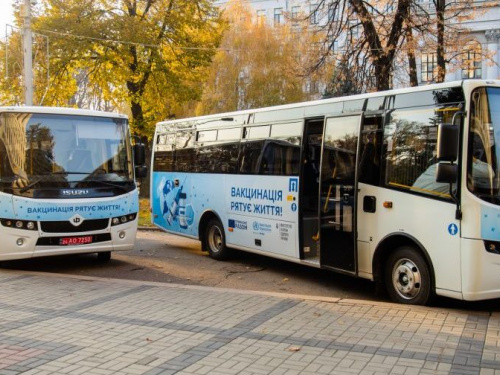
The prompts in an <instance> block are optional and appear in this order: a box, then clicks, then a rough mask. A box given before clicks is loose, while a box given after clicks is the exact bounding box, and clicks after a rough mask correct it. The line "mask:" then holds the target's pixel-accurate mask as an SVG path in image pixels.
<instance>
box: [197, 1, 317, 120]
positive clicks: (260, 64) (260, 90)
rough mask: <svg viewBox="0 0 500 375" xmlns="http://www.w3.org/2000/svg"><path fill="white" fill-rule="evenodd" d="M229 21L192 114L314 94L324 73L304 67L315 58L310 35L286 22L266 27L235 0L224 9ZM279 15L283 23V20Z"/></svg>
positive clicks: (250, 106)
mask: <svg viewBox="0 0 500 375" xmlns="http://www.w3.org/2000/svg"><path fill="white" fill-rule="evenodd" d="M224 15H225V18H226V20H227V22H228V24H229V27H228V30H227V31H226V32H225V34H224V38H223V41H222V44H221V46H220V51H219V52H218V53H217V55H216V56H215V58H214V61H213V63H212V67H211V70H210V76H209V79H208V81H207V83H206V84H205V86H204V94H203V99H202V101H201V103H200V104H199V105H198V108H197V114H208V113H216V112H226V111H233V110H240V109H247V108H258V107H265V106H271V105H278V104H284V103H293V102H298V101H303V100H307V99H311V98H318V97H319V96H320V94H319V91H318V89H320V88H321V87H322V86H325V84H326V78H325V77H327V75H326V74H325V73H324V72H321V71H320V72H314V73H311V72H309V71H308V70H307V69H306V68H307V67H308V66H309V65H310V63H311V61H310V60H311V59H313V57H314V58H316V57H317V51H315V50H314V47H315V46H316V45H317V44H315V43H314V42H315V40H314V38H315V35H313V34H311V33H310V32H308V31H307V30H306V29H305V28H304V27H303V26H301V25H300V24H297V25H295V26H292V25H290V24H289V23H287V22H283V24H280V25H275V26H271V25H269V24H268V22H267V21H266V20H264V19H257V20H256V19H255V18H252V12H251V10H250V8H249V7H248V6H247V5H246V4H244V2H241V1H233V2H230V5H229V7H228V8H226V10H225V13H224ZM285 16H286V15H283V21H285Z"/></svg>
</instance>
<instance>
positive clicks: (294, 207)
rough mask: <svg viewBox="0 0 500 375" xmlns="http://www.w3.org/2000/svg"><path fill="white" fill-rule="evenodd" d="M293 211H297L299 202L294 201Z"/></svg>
mask: <svg viewBox="0 0 500 375" xmlns="http://www.w3.org/2000/svg"><path fill="white" fill-rule="evenodd" d="M292 211H293V212H295V211H297V203H292Z"/></svg>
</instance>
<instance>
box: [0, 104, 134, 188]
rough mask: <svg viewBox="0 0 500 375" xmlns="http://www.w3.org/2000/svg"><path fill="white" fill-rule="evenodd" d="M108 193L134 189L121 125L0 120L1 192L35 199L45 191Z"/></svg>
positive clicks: (32, 117) (27, 117)
mask: <svg viewBox="0 0 500 375" xmlns="http://www.w3.org/2000/svg"><path fill="white" fill-rule="evenodd" d="M110 187H114V188H119V189H121V190H124V189H126V190H129V189H128V188H129V187H130V188H133V170H132V161H131V146H130V141H129V136H128V127H127V121H126V120H125V119H117V118H108V117H88V116H74V115H71V116H70V115H59V114H36V113H3V114H1V115H0V191H2V192H6V193H11V194H14V195H21V196H31V197H37V196H38V195H37V193H36V192H37V191H42V190H45V189H52V190H57V189H67V188H108V189H109V188H110ZM44 196H45V197H46V196H47V195H44Z"/></svg>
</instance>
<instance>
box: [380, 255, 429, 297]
mask: <svg viewBox="0 0 500 375" xmlns="http://www.w3.org/2000/svg"><path fill="white" fill-rule="evenodd" d="M385 285H386V288H387V293H388V294H389V297H390V298H391V299H392V300H393V301H395V302H398V303H404V304H410V305H427V304H429V303H430V302H431V299H432V295H433V293H432V282H431V276H430V270H429V266H428V265H427V262H426V261H425V259H424V258H423V257H422V255H421V254H420V252H418V251H417V250H415V249H414V248H412V247H409V246H403V247H400V248H399V249H397V250H396V251H395V252H393V253H392V254H391V255H390V256H389V258H388V259H387V263H386V267H385Z"/></svg>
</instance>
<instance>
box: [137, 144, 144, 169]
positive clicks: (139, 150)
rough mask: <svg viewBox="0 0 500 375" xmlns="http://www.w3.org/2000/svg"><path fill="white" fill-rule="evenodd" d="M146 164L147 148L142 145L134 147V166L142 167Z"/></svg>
mask: <svg viewBox="0 0 500 375" xmlns="http://www.w3.org/2000/svg"><path fill="white" fill-rule="evenodd" d="M145 163H146V147H144V144H142V143H136V144H135V145H134V164H135V165H137V166H142V165H144V164H145Z"/></svg>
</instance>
